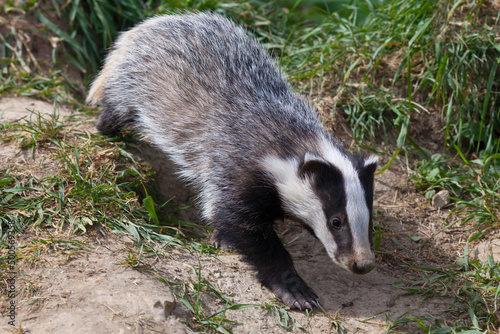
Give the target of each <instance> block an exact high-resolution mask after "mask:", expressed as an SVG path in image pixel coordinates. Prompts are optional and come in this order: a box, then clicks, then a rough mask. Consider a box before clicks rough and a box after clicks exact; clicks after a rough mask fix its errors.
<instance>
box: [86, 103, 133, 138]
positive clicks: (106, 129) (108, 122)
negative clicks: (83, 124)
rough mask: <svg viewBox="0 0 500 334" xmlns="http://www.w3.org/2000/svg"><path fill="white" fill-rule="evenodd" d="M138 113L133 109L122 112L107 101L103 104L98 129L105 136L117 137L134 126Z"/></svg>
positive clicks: (97, 123) (97, 124)
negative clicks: (125, 129)
mask: <svg viewBox="0 0 500 334" xmlns="http://www.w3.org/2000/svg"><path fill="white" fill-rule="evenodd" d="M135 116H136V112H135V111H134V110H133V109H132V108H127V109H125V110H120V109H117V108H115V106H114V105H113V104H111V103H108V102H106V101H104V102H103V107H102V111H101V113H100V114H99V118H98V119H97V122H96V125H95V127H96V129H97V130H98V131H99V132H101V133H102V134H104V135H107V136H116V135H118V134H119V133H120V132H121V131H122V130H123V128H125V127H127V126H129V125H132V123H133V122H134V120H135Z"/></svg>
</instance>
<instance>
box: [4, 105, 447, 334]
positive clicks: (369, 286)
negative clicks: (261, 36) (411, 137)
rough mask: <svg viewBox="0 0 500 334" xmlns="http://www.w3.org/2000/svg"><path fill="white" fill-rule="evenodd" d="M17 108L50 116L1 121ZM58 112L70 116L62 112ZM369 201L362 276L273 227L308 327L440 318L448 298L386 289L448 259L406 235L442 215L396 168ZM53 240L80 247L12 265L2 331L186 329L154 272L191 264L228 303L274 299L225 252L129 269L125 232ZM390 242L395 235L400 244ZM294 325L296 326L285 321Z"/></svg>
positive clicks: (187, 273)
mask: <svg viewBox="0 0 500 334" xmlns="http://www.w3.org/2000/svg"><path fill="white" fill-rule="evenodd" d="M26 108H29V109H35V110H36V111H39V112H41V113H51V112H53V107H52V105H51V104H50V103H46V102H42V101H36V100H33V99H29V98H0V113H2V112H3V119H2V120H1V121H2V122H6V121H12V120H15V119H19V118H20V117H23V116H26V115H27V114H28V111H27V110H26ZM59 112H60V113H61V114H62V115H70V114H71V112H70V111H68V110H60V111H59ZM68 122H69V121H68ZM151 156H154V155H151ZM30 159H32V158H30V157H29V156H28V155H27V154H25V153H24V152H23V151H22V150H21V149H19V148H18V147H16V146H13V144H11V143H7V144H5V143H0V165H1V166H2V167H5V166H7V165H8V164H12V163H19V164H29V163H35V162H33V161H30ZM155 168H156V169H157V170H159V169H161V168H164V165H163V163H162V162H160V163H158V162H157V163H156V167H155ZM159 175H163V178H162V180H160V181H159V184H160V185H161V184H163V186H161V187H162V188H163V190H164V191H165V192H166V193H168V194H170V195H172V191H173V192H176V191H177V192H178V193H179V194H181V195H178V197H179V198H181V200H180V202H183V201H186V202H189V201H190V199H191V198H192V195H191V194H190V193H189V192H188V191H186V190H185V189H180V190H179V189H178V188H182V186H178V185H177V184H172V183H171V177H169V176H168V175H169V173H168V172H166V171H164V170H161V173H159ZM375 198H376V201H375V208H376V215H375V221H377V222H379V223H380V225H381V226H382V227H383V228H384V235H383V239H382V244H381V248H380V251H381V252H380V254H379V255H377V262H378V266H377V268H376V269H375V270H373V271H372V272H371V273H369V274H367V275H365V276H355V275H353V274H350V273H347V272H345V271H344V270H342V269H340V268H337V267H336V266H335V265H333V263H332V261H331V260H330V259H329V258H328V256H327V254H326V252H325V250H324V249H323V247H322V246H321V244H320V243H318V242H317V240H316V239H315V238H314V237H312V236H311V235H310V234H308V233H307V232H306V231H304V230H302V229H301V228H298V227H297V226H294V225H289V224H280V226H279V227H280V234H281V236H282V238H283V239H284V241H285V242H286V243H289V245H288V249H289V251H290V252H291V254H292V257H293V259H294V261H295V265H296V268H297V270H298V272H299V273H300V274H301V276H302V277H303V278H304V280H305V281H306V282H308V283H309V285H310V286H311V287H312V288H313V289H314V290H315V291H316V293H317V294H318V295H319V296H321V297H320V301H321V303H322V305H323V307H324V310H325V311H326V313H325V314H323V312H321V311H319V310H316V311H314V312H313V313H312V315H310V316H309V318H308V317H307V316H306V314H305V313H304V312H300V311H290V314H291V315H292V316H293V317H295V318H296V319H297V320H298V322H299V323H300V324H301V325H302V326H304V327H305V328H306V330H307V332H309V333H336V330H335V326H333V323H335V322H339V323H340V324H341V325H342V326H344V328H345V329H346V332H348V333H385V332H386V322H387V321H389V322H390V321H394V320H395V319H397V318H398V317H400V316H402V315H403V314H405V313H406V312H408V313H407V314H406V315H405V317H409V316H437V317H446V314H445V313H443V311H444V310H445V309H446V308H447V306H448V305H449V303H448V302H449V301H447V300H440V299H427V300H425V301H424V300H423V299H422V298H421V297H419V296H407V295H405V294H404V293H405V290H403V289H401V288H397V287H395V286H394V283H395V282H397V281H402V280H408V279H409V278H412V277H419V276H421V275H422V273H421V272H419V271H418V270H411V269H408V268H404V267H402V266H401V265H402V264H407V265H417V264H418V265H427V266H434V265H436V264H439V263H449V262H450V261H453V260H454V259H453V256H452V255H451V256H450V254H453V253H452V252H451V251H452V250H453V247H452V246H449V249H450V251H445V249H447V248H446V245H447V244H446V236H445V237H443V238H441V239H440V241H439V242H440V246H439V248H436V247H435V244H434V242H429V243H428V245H427V246H426V247H424V248H423V250H422V252H420V253H419V252H417V249H418V247H419V246H420V244H419V243H418V242H414V241H411V240H410V239H409V238H408V236H420V237H421V238H422V240H426V239H428V238H429V237H430V236H431V235H432V234H433V233H435V232H436V231H437V230H438V229H439V228H440V227H441V226H442V225H441V224H442V221H443V219H444V218H445V217H446V215H447V212H446V211H442V210H437V209H434V208H432V207H430V205H429V204H428V202H427V201H426V200H425V198H424V197H423V196H422V195H420V194H417V193H415V192H414V191H413V190H412V188H411V186H408V181H407V178H406V174H405V173H404V172H403V171H402V169H400V168H398V167H397V166H396V165H394V167H391V169H389V170H388V171H386V172H385V173H383V174H381V175H379V176H377V180H376V196H375ZM189 217H190V218H193V217H196V211H191V212H190V213H189ZM50 236H51V235H50V231H43V230H41V231H40V230H38V231H33V230H29V231H25V232H24V234H22V235H20V236H17V241H18V244H20V245H28V246H29V244H30V240H31V239H32V238H34V237H36V238H48V237H50ZM52 237H54V238H56V237H57V236H52ZM59 237H60V238H61V239H64V240H75V241H79V242H82V243H84V244H86V245H87V246H83V244H79V245H80V246H78V247H77V248H67V247H66V248H64V247H62V248H59V249H55V248H54V249H52V248H51V250H50V251H47V252H44V253H43V254H42V255H41V256H39V257H37V258H36V260H33V259H31V260H29V259H24V260H21V261H20V262H19V264H20V266H19V268H20V272H19V273H18V284H19V286H23V287H25V289H26V290H25V291H24V293H22V294H21V295H19V296H18V297H17V298H18V299H17V303H18V309H17V311H18V313H17V317H16V324H17V325H18V327H17V328H18V329H17V331H13V328H12V327H11V326H9V325H8V321H9V320H8V318H7V317H6V314H5V313H2V316H1V317H0V332H1V333H8V332H9V331H13V332H15V333H21V332H22V333H169V334H171V333H190V332H191V330H190V329H188V328H187V327H186V326H185V325H184V323H191V324H193V320H192V317H193V315H192V313H191V312H190V311H189V310H188V309H187V308H186V307H185V306H184V305H183V304H182V303H181V302H180V301H179V300H178V298H175V297H174V296H173V294H172V291H175V292H177V293H179V292H180V291H179V288H178V287H171V286H169V285H168V284H166V283H163V282H161V281H159V280H158V279H156V277H162V278H164V279H165V280H168V281H173V282H183V283H189V282H190V281H196V279H197V277H196V275H195V273H194V272H193V268H194V269H195V270H196V269H197V268H198V263H199V264H200V266H201V275H202V277H203V278H205V279H206V280H207V281H208V282H209V283H210V284H211V285H212V286H213V287H215V288H216V290H218V291H221V292H223V293H225V294H226V295H227V296H228V297H229V298H230V299H231V300H232V301H233V302H235V303H251V304H264V303H272V302H273V300H272V299H273V298H274V295H273V294H272V293H270V292H269V291H268V290H267V289H265V288H263V287H262V286H260V284H259V283H258V282H257V281H256V279H255V276H254V273H253V271H252V269H251V268H250V267H249V266H248V265H247V264H246V263H245V262H243V261H242V259H241V256H239V255H238V254H236V253H234V252H230V251H221V252H220V253H219V255H218V257H213V256H208V255H199V254H197V253H190V252H189V251H187V250H186V251H184V250H182V251H177V252H174V253H167V254H163V255H161V254H160V255H158V256H157V257H154V258H148V259H143V262H142V263H141V266H140V267H139V268H135V269H134V268H132V266H130V265H126V264H124V262H125V261H126V259H127V258H128V256H129V255H130V252H129V249H135V246H134V244H133V242H132V241H131V240H130V239H129V238H128V237H127V236H124V235H114V234H111V233H110V234H108V235H106V236H102V235H101V236H95V235H94V236H92V237H88V236H78V235H77V236H72V237H70V236H59ZM391 238H396V239H397V240H398V242H399V243H400V245H402V246H403V247H402V246H399V245H397V244H396V243H394V242H393V241H391ZM2 251H3V250H2ZM134 252H139V250H137V249H135V250H134ZM171 289H173V290H171ZM1 298H2V299H0V305H1V309H2V310H4V309H5V307H7V305H8V304H7V302H8V300H7V299H6V298H5V296H4V295H2V297H1ZM202 302H203V303H204V304H205V306H204V308H205V309H206V314H211V313H212V312H215V311H217V310H221V309H222V308H223V307H224V303H223V302H222V301H221V300H220V299H218V298H217V297H215V295H213V294H209V293H206V294H203V295H202ZM278 305H279V304H278ZM210 311H212V312H210ZM225 316H226V318H227V319H230V320H233V321H236V323H234V324H227V325H226V327H228V328H230V329H231V330H232V332H233V333H285V332H287V331H286V330H285V329H284V328H283V327H281V326H280V325H279V324H278V322H277V320H276V316H275V314H273V313H272V312H269V311H265V312H264V311H263V308H261V307H259V308H250V309H245V310H235V311H228V312H227V313H226V315H225ZM388 319H389V320H388ZM19 328H22V330H20V329H19ZM398 330H399V331H406V332H416V331H418V328H417V327H415V326H414V325H413V327H406V328H405V327H399V328H398ZM294 331H296V332H300V331H301V330H300V329H298V328H296V327H294Z"/></svg>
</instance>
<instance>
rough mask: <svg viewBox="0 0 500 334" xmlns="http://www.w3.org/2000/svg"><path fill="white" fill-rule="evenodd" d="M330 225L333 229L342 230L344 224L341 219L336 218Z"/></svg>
mask: <svg viewBox="0 0 500 334" xmlns="http://www.w3.org/2000/svg"><path fill="white" fill-rule="evenodd" d="M330 225H332V227H334V228H340V227H341V226H342V222H341V221H340V219H339V218H337V217H335V218H332V220H330Z"/></svg>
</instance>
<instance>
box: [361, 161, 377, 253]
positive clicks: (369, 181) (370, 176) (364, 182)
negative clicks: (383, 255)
mask: <svg viewBox="0 0 500 334" xmlns="http://www.w3.org/2000/svg"><path fill="white" fill-rule="evenodd" d="M363 164H364V161H362V160H361V161H360V162H359V164H358V168H357V171H358V175H359V180H360V182H361V187H362V188H363V190H364V192H365V200H366V205H367V206H368V211H369V213H370V225H369V231H370V232H369V239H370V246H372V247H373V222H372V210H373V192H374V173H375V169H376V164H370V165H368V167H365V166H364V165H363Z"/></svg>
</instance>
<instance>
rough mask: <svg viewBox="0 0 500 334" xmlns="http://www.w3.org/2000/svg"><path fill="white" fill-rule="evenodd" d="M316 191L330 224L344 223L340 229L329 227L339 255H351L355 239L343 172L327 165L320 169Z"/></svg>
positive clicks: (316, 181) (315, 186) (316, 180)
mask: <svg viewBox="0 0 500 334" xmlns="http://www.w3.org/2000/svg"><path fill="white" fill-rule="evenodd" d="M314 191H315V192H316V195H317V196H318V198H319V199H320V201H321V204H322V207H323V212H324V213H325V217H326V219H327V221H326V222H324V223H325V224H329V223H330V221H331V220H332V219H333V218H335V217H336V218H339V219H340V220H341V222H342V224H341V227H340V228H335V227H333V226H330V225H328V227H329V231H330V233H331V234H332V236H333V240H334V241H335V243H336V245H337V254H339V255H340V254H350V253H352V250H353V238H352V233H351V227H350V223H349V217H348V216H347V212H346V205H347V196H346V189H345V182H344V177H343V175H342V172H341V171H340V170H339V169H338V168H337V167H335V166H333V165H330V164H325V165H324V166H322V168H320V169H318V171H317V174H316V179H315V183H314Z"/></svg>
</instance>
